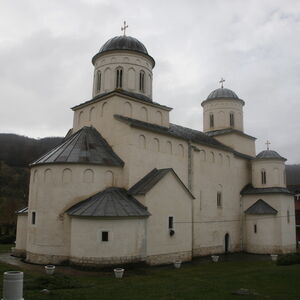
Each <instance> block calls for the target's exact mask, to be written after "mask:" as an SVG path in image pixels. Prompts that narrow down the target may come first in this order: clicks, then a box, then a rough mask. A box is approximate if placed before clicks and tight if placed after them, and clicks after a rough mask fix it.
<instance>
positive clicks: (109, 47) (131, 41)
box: [92, 35, 155, 66]
mask: <svg viewBox="0 0 300 300" xmlns="http://www.w3.org/2000/svg"><path fill="white" fill-rule="evenodd" d="M116 50H121V51H123V50H125V51H134V52H138V53H141V54H144V55H146V56H148V57H149V58H150V59H151V61H152V62H153V66H154V64H155V61H154V59H153V57H151V56H150V55H149V54H148V51H147V48H146V47H145V45H144V44H143V43H142V42H140V41H139V40H138V39H136V38H134V37H132V36H126V35H125V36H124V35H121V36H115V37H113V38H111V39H109V40H108V41H107V42H106V43H105V44H104V45H103V46H102V47H101V48H100V50H99V52H98V53H97V54H96V55H95V56H94V57H93V59H92V62H93V63H94V61H95V59H96V58H97V57H99V56H100V55H102V54H103V53H106V52H109V51H116Z"/></svg>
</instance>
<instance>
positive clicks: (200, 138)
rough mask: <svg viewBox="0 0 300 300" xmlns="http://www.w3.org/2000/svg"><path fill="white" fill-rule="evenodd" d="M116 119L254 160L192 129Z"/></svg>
mask: <svg viewBox="0 0 300 300" xmlns="http://www.w3.org/2000/svg"><path fill="white" fill-rule="evenodd" d="M114 117H115V118H116V119H117V120H119V121H123V122H125V123H128V124H129V125H130V126H131V127H135V128H140V129H144V130H149V131H152V132H157V133H161V134H165V135H169V136H172V137H175V138H179V139H183V140H186V141H191V142H193V143H195V144H201V145H207V146H210V147H214V148H218V149H222V150H225V151H229V152H231V153H234V154H235V155H236V156H240V157H242V158H245V159H252V158H253V157H252V156H249V155H246V154H243V153H240V152H237V151H235V150H233V149H232V148H230V147H228V146H226V145H224V144H222V143H221V142H219V141H218V140H216V139H214V138H213V137H210V136H208V135H207V134H205V133H203V132H201V131H198V130H194V129H191V128H187V127H183V126H179V125H175V124H172V123H170V126H169V127H164V126H160V125H156V124H151V123H147V122H143V121H140V120H136V119H132V118H129V117H124V116H121V115H114Z"/></svg>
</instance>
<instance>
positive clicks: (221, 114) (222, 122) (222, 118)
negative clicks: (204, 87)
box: [218, 111, 225, 127]
mask: <svg viewBox="0 0 300 300" xmlns="http://www.w3.org/2000/svg"><path fill="white" fill-rule="evenodd" d="M218 123H219V124H218V125H219V127H224V126H225V113H224V111H219V112H218Z"/></svg>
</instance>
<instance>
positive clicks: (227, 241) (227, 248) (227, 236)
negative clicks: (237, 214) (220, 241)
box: [225, 233, 229, 253]
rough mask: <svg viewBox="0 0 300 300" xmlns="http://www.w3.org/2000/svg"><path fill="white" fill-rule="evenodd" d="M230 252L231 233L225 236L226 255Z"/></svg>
mask: <svg viewBox="0 0 300 300" xmlns="http://www.w3.org/2000/svg"><path fill="white" fill-rule="evenodd" d="M228 252H229V233H226V234H225V253H228Z"/></svg>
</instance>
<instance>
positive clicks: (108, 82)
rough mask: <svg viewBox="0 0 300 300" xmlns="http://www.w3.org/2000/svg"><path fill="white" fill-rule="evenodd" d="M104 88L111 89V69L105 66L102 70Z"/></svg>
mask: <svg viewBox="0 0 300 300" xmlns="http://www.w3.org/2000/svg"><path fill="white" fill-rule="evenodd" d="M103 84H104V90H105V91H107V90H110V89H111V69H110V68H107V69H105V71H104V83H103Z"/></svg>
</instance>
